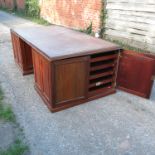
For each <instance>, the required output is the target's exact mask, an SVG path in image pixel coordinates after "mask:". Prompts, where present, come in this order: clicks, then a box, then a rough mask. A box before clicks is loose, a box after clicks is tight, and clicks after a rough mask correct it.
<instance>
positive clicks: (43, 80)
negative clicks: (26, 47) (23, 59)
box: [32, 49, 52, 102]
mask: <svg viewBox="0 0 155 155" xmlns="http://www.w3.org/2000/svg"><path fill="white" fill-rule="evenodd" d="M32 55H33V66H34V77H35V86H36V87H37V88H38V89H39V90H40V92H41V93H42V96H43V97H44V99H45V100H46V102H51V94H52V75H51V72H52V70H51V63H50V62H49V61H47V60H46V59H45V58H44V57H43V56H42V55H40V54H39V53H38V52H37V51H36V50H35V49H32Z"/></svg>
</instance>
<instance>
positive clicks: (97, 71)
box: [90, 67, 114, 75]
mask: <svg viewBox="0 0 155 155" xmlns="http://www.w3.org/2000/svg"><path fill="white" fill-rule="evenodd" d="M113 69H114V67H109V68H105V69H100V70H96V71H91V72H90V75H96V74H100V73H104V72H109V71H112V70H113Z"/></svg>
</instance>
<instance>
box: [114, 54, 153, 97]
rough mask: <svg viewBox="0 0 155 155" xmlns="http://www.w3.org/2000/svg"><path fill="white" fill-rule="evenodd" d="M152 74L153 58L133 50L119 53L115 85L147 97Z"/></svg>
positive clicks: (150, 87)
mask: <svg viewBox="0 0 155 155" xmlns="http://www.w3.org/2000/svg"><path fill="white" fill-rule="evenodd" d="M153 74H154V60H153V59H152V58H149V57H147V56H145V55H144V54H140V53H137V52H133V51H124V52H123V53H122V55H121V59H120V64H119V71H118V78H117V85H118V88H119V89H122V90H124V91H127V92H129V93H132V94H135V95H138V96H141V97H145V98H149V97H150V93H151V89H152V85H153V80H152V75H153Z"/></svg>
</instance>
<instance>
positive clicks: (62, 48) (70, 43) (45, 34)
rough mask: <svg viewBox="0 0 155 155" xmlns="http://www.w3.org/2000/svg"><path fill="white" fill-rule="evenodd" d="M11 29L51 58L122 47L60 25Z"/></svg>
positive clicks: (82, 54) (81, 54) (55, 58)
mask: <svg viewBox="0 0 155 155" xmlns="http://www.w3.org/2000/svg"><path fill="white" fill-rule="evenodd" d="M11 31H12V32H14V33H16V34H17V35H18V36H19V37H20V38H22V39H23V40H24V41H25V42H27V43H28V44H29V45H30V46H32V47H33V48H35V49H37V51H38V52H40V54H43V55H45V56H46V57H47V58H48V59H50V60H58V59H62V58H63V59H64V58H70V57H75V56H84V55H88V54H92V53H96V52H107V51H112V50H116V49H120V47H119V46H118V45H116V44H113V43H110V42H108V41H104V40H102V39H98V38H95V37H91V36H89V35H86V34H84V33H81V32H78V31H75V30H71V29H67V28H64V27H60V26H48V27H47V26H46V27H45V26H39V27H31V28H26V29H25V28H17V29H12V30H11Z"/></svg>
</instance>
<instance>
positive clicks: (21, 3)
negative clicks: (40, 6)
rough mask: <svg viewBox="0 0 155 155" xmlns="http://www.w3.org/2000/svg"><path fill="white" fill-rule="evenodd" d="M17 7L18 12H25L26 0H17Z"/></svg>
mask: <svg viewBox="0 0 155 155" xmlns="http://www.w3.org/2000/svg"><path fill="white" fill-rule="evenodd" d="M16 5H17V9H18V10H24V8H25V0H16Z"/></svg>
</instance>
